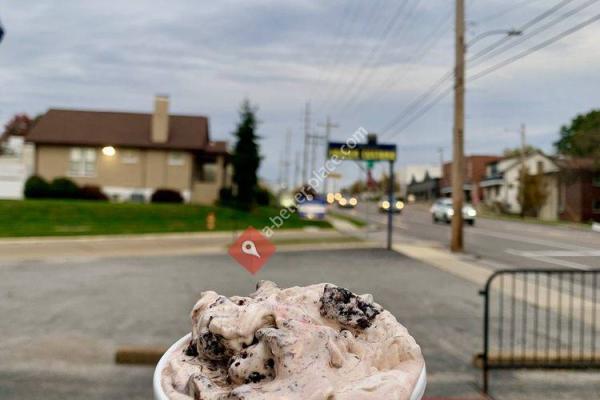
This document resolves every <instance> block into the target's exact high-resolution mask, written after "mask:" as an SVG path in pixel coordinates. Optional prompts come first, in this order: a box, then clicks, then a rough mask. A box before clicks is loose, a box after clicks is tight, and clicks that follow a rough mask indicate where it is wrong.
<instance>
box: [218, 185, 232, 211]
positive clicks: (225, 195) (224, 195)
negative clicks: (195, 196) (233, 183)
mask: <svg viewBox="0 0 600 400" xmlns="http://www.w3.org/2000/svg"><path fill="white" fill-rule="evenodd" d="M219 204H220V205H222V206H226V207H232V206H233V205H234V204H235V199H234V197H233V191H232V190H231V188H221V189H220V190H219Z"/></svg>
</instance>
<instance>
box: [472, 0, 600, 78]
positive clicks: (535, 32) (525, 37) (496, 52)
mask: <svg viewBox="0 0 600 400" xmlns="http://www.w3.org/2000/svg"><path fill="white" fill-rule="evenodd" d="M597 2H598V0H588V1H587V2H585V3H583V4H580V5H579V7H576V8H574V9H572V10H570V11H567V12H566V13H564V14H562V15H560V16H558V17H557V18H555V19H553V20H552V21H550V22H549V23H547V24H545V25H542V26H540V27H539V28H537V29H535V30H533V31H531V32H529V33H527V34H526V35H523V36H521V37H519V38H517V39H515V40H514V41H512V42H510V43H508V44H506V45H505V46H501V47H499V48H497V49H496V50H494V51H492V52H491V54H489V53H488V54H487V56H486V57H485V58H480V59H479V60H474V61H473V60H469V61H471V62H470V67H471V68H472V67H475V66H477V65H480V64H482V63H483V62H485V61H487V60H489V59H491V58H494V57H496V56H498V55H500V54H502V53H504V52H506V51H507V50H510V49H512V48H514V47H516V46H518V45H519V44H521V43H523V42H525V41H527V40H529V39H531V38H532V37H534V36H536V35H538V34H540V33H542V32H544V31H547V30H548V29H550V28H553V27H555V26H556V25H557V24H559V23H561V22H563V21H564V20H566V19H567V18H570V17H572V16H573V15H575V14H577V13H578V12H580V11H582V10H584V9H586V8H588V7H589V6H591V5H593V4H594V3H597Z"/></svg>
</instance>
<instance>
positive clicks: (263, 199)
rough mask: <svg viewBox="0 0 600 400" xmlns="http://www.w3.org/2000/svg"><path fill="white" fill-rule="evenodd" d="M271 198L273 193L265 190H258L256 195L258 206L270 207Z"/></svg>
mask: <svg viewBox="0 0 600 400" xmlns="http://www.w3.org/2000/svg"><path fill="white" fill-rule="evenodd" d="M271 197H272V196H271V192H269V191H268V190H267V189H264V188H258V189H256V193H255V194H254V198H255V200H256V204H258V205H259V206H268V205H269V204H271Z"/></svg>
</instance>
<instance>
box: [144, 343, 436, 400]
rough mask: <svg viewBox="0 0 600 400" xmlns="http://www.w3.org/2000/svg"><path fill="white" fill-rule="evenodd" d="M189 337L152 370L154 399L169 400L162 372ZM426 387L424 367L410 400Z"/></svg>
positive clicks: (173, 348)
mask: <svg viewBox="0 0 600 400" xmlns="http://www.w3.org/2000/svg"><path fill="white" fill-rule="evenodd" d="M191 335H192V334H191V333H188V334H187V335H185V336H184V337H182V338H181V339H179V340H178V341H176V342H175V343H174V344H173V345H172V346H171V347H169V349H168V350H167V351H166V352H165V354H163V356H162V357H161V358H160V360H159V361H158V364H156V369H155V370H154V377H153V379H152V381H153V382H152V384H153V387H154V398H155V399H156V400H169V398H168V397H167V395H166V394H165V392H164V390H163V388H162V384H161V377H162V371H163V369H165V367H166V366H167V363H168V360H169V359H170V358H171V355H172V354H173V353H174V352H176V351H178V350H179V349H182V348H184V347H185V346H187V345H188V343H189V342H190V339H191ZM426 385H427V372H426V370H425V366H423V370H422V371H421V374H420V375H419V379H418V381H417V384H416V385H415V388H414V389H413V392H412V394H411V396H410V400H421V398H422V397H423V394H424V393H425V386H426Z"/></svg>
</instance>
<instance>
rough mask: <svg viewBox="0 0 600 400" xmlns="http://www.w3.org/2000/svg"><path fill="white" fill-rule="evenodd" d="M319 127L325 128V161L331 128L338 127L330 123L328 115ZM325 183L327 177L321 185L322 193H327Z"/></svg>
mask: <svg viewBox="0 0 600 400" xmlns="http://www.w3.org/2000/svg"><path fill="white" fill-rule="evenodd" d="M319 126H320V127H323V128H325V160H327V157H328V150H329V149H328V146H329V142H330V141H331V130H332V129H333V128H338V127H339V125H338V124H336V123H335V122H331V118H330V117H329V115H328V116H327V120H326V121H325V123H324V124H319ZM327 183H328V179H327V177H325V182H324V184H323V192H324V193H327Z"/></svg>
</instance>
